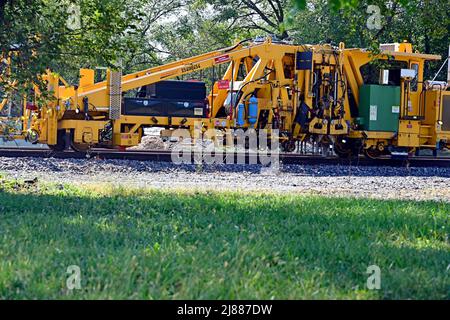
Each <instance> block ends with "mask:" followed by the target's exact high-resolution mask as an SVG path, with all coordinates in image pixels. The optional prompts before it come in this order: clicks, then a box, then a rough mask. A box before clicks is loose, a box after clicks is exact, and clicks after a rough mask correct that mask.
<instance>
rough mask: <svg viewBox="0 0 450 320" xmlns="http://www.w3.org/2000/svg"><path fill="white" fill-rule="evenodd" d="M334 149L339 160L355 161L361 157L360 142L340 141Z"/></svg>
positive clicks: (335, 144) (351, 140) (352, 140)
mask: <svg viewBox="0 0 450 320" xmlns="http://www.w3.org/2000/svg"><path fill="white" fill-rule="evenodd" d="M333 147H334V152H335V153H336V155H337V156H338V157H339V158H342V159H354V158H358V156H359V150H360V141H359V140H355V139H338V140H337V141H336V142H335V143H334V145H333Z"/></svg>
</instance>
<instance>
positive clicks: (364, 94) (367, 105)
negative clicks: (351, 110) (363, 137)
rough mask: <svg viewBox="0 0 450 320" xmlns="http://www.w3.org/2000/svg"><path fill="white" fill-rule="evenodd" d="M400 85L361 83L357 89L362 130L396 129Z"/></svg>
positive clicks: (394, 130)
mask: <svg viewBox="0 0 450 320" xmlns="http://www.w3.org/2000/svg"><path fill="white" fill-rule="evenodd" d="M399 114H400V87H398V86H380V85H366V84H365V85H362V86H361V87H360V90H359V119H358V122H359V124H360V126H361V128H362V129H363V130H367V131H386V132H397V131H398V118H399Z"/></svg>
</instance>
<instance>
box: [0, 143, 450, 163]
mask: <svg viewBox="0 0 450 320" xmlns="http://www.w3.org/2000/svg"><path fill="white" fill-rule="evenodd" d="M212 156H214V153H213V154H212ZM0 157H10V158H19V157H31V158H33V157H37V158H57V159H86V158H91V159H92V158H93V159H121V160H139V161H162V162H172V161H173V159H172V152H171V151H147V150H146V151H141V150H133V151H131V150H129V151H119V150H111V149H93V150H91V151H90V152H89V153H88V154H86V153H84V152H75V151H65V152H54V151H52V150H49V149H38V148H0ZM194 157H195V156H192V157H191V159H190V161H191V163H194V161H199V160H200V159H201V157H198V155H197V156H196V158H194ZM225 157H229V159H228V160H229V161H230V162H229V163H244V164H249V163H252V164H254V163H260V158H259V157H258V156H257V155H256V154H255V153H232V154H226V155H225V154H224V155H223V158H224V160H225V159H226V158H225ZM230 157H232V158H231V159H230ZM279 159H280V161H281V162H282V163H283V164H298V165H303V164H304V165H307V164H309V165H311V164H320V165H344V166H391V167H392V166H394V167H408V166H409V167H449V168H450V157H448V158H445V157H441V158H434V157H424V156H421V157H413V158H409V159H391V158H388V157H386V158H380V159H376V160H372V159H367V158H365V157H360V158H358V159H352V160H350V159H340V158H338V157H323V156H313V155H300V154H295V153H280V154H279ZM238 160H239V161H240V162H239V161H238ZM224 163H225V161H224Z"/></svg>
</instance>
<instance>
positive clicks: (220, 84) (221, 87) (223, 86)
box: [217, 80, 230, 90]
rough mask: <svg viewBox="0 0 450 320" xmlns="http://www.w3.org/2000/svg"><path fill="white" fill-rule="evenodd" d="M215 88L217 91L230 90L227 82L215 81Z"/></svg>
mask: <svg viewBox="0 0 450 320" xmlns="http://www.w3.org/2000/svg"><path fill="white" fill-rule="evenodd" d="M217 87H218V88H219V90H228V89H230V81H229V80H219V81H217Z"/></svg>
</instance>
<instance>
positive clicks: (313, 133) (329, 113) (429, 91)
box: [0, 37, 450, 157]
mask: <svg viewBox="0 0 450 320" xmlns="http://www.w3.org/2000/svg"><path fill="white" fill-rule="evenodd" d="M440 59H441V57H440V56H436V55H430V54H420V53H413V50H412V45H411V44H410V43H406V42H404V43H394V44H386V45H382V46H381V53H377V54H372V53H371V52H369V51H367V50H364V49H347V48H345V46H344V44H343V43H341V44H340V45H339V47H335V46H332V45H330V44H320V45H293V44H289V43H283V42H279V41H275V40H272V38H270V37H268V38H265V39H257V40H255V41H252V42H241V43H238V44H236V45H235V46H233V47H230V48H226V49H222V50H217V51H212V52H209V53H206V54H202V55H199V56H195V57H192V58H188V59H184V60H180V61H176V62H172V63H168V64H166V65H163V66H158V67H154V68H150V69H147V70H143V71H140V72H136V73H132V74H128V75H122V74H121V72H120V71H114V70H108V71H107V75H106V81H101V82H95V81H94V78H95V77H94V70H91V69H81V70H80V78H79V83H78V85H76V86H73V85H68V84H67V83H66V82H65V81H64V79H62V78H61V77H59V76H58V75H56V74H55V73H52V72H51V71H48V73H47V74H45V75H44V76H43V78H44V79H45V81H46V83H47V85H48V90H49V91H50V92H51V93H52V94H53V96H54V99H53V100H50V101H48V102H46V103H45V104H42V105H40V104H38V102H37V99H36V97H37V95H39V92H38V90H37V89H35V90H34V93H33V94H29V95H28V96H27V97H25V98H24V99H23V114H22V115H21V117H20V121H21V124H22V125H21V129H20V130H21V132H19V134H18V135H17V136H16V137H15V138H20V137H22V138H24V139H26V140H28V141H29V142H31V143H43V144H47V145H48V146H49V147H50V148H51V149H54V150H64V149H67V148H68V147H69V146H71V147H72V148H73V149H75V150H88V149H89V148H92V147H108V148H119V147H120V148H126V147H130V146H135V145H137V144H139V142H140V140H141V138H142V136H143V132H144V128H148V127H161V128H163V130H161V134H162V135H163V136H170V135H171V134H172V133H173V132H174V129H178V128H187V129H189V130H190V132H193V129H194V125H196V126H198V124H199V123H200V126H201V127H202V130H207V129H214V130H215V131H216V132H217V131H224V132H225V131H226V132H232V131H233V129H238V128H241V129H243V130H248V129H251V128H253V129H255V130H256V132H259V131H261V130H263V131H265V132H268V133H270V132H272V131H273V129H277V130H278V131H279V133H280V135H279V139H280V143H281V147H282V150H284V151H289V152H291V151H294V150H295V147H296V144H297V142H299V141H314V143H315V144H316V145H319V146H325V147H327V148H330V146H332V147H333V149H334V151H335V153H336V154H337V155H339V156H341V157H348V156H354V155H358V154H359V153H362V152H363V153H364V154H366V155H367V156H369V157H377V156H380V155H389V154H391V155H395V154H405V155H407V154H412V153H414V151H418V150H421V149H431V150H433V152H436V150H439V149H444V148H449V147H450V91H447V88H448V83H446V82H437V81H424V79H423V74H424V65H425V62H426V61H431V60H440ZM373 61H376V62H377V63H373ZM221 65H225V66H226V68H224V69H225V72H224V73H223V74H220V75H218V76H217V78H218V79H214V81H213V82H212V83H213V84H212V85H211V88H210V92H209V93H208V94H207V90H206V84H205V82H201V81H178V80H171V79H180V77H182V76H184V75H187V74H192V73H197V74H198V73H199V71H201V70H203V69H206V68H212V70H213V72H212V74H216V73H218V72H217V69H218V68H219V66H221ZM219 78H220V79H219ZM8 103H9V102H8V98H5V99H4V100H3V101H2V102H1V101H0V111H1V109H4V108H5V106H7V105H8ZM0 130H1V129H0ZM3 131H4V130H3ZM0 134H1V132H0Z"/></svg>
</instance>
